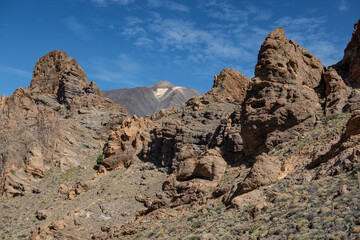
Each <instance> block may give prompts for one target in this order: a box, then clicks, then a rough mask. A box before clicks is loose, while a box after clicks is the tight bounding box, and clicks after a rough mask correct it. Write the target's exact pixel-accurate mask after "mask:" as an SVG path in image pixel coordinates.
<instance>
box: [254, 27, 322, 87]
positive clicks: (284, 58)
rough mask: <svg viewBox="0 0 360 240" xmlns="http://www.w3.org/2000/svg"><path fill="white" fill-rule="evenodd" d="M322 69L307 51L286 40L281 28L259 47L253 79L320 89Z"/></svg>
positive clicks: (316, 59)
mask: <svg viewBox="0 0 360 240" xmlns="http://www.w3.org/2000/svg"><path fill="white" fill-rule="evenodd" d="M324 70H325V67H324V66H323V65H322V63H321V61H320V60H319V59H318V58H317V57H315V56H313V55H311V54H310V53H309V51H308V50H306V49H304V48H302V47H301V46H299V45H297V44H296V43H295V42H294V40H290V41H288V40H287V37H286V35H285V30H284V28H282V27H280V28H277V29H275V30H274V31H272V32H271V33H270V34H269V36H267V38H266V39H265V42H264V43H263V44H262V45H261V48H260V51H259V55H258V63H257V64H256V67H255V77H258V78H260V79H261V80H262V81H270V82H273V83H282V84H300V85H303V86H307V87H310V88H316V87H318V86H319V84H320V81H321V77H322V74H323V73H324Z"/></svg>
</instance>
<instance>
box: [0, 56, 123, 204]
mask: <svg viewBox="0 0 360 240" xmlns="http://www.w3.org/2000/svg"><path fill="white" fill-rule="evenodd" d="M0 112H1V114H0V132H1V137H0V138H1V141H0V145H1V150H0V151H1V152H0V156H1V157H0V163H1V168H0V175H1V178H0V193H1V195H2V197H4V198H7V197H12V196H17V195H24V194H25V193H28V192H31V191H38V190H37V189H36V184H37V182H39V180H40V179H42V178H43V177H44V175H45V174H46V172H47V171H48V170H49V169H50V168H51V167H52V166H58V167H60V168H61V169H64V170H66V169H69V168H71V167H76V166H82V167H85V164H84V161H85V160H86V158H87V157H88V155H89V154H90V153H91V152H100V149H101V147H102V144H103V142H104V141H105V140H107V138H108V134H109V133H110V130H111V129H112V128H113V127H114V126H115V124H119V123H121V121H122V119H124V118H125V116H126V114H127V113H126V109H125V108H124V107H122V106H119V105H117V104H115V103H113V102H112V101H111V100H108V99H104V98H102V96H101V92H100V90H99V88H98V87H97V86H96V84H95V83H94V82H91V83H89V82H88V81H87V79H86V74H85V72H84V71H83V70H82V69H81V68H80V67H79V65H78V64H77V62H76V60H75V59H72V58H71V57H69V56H67V54H66V53H65V52H63V51H58V50H55V51H53V52H51V53H48V54H47V55H45V56H44V57H42V58H40V59H39V60H38V62H37V63H36V65H35V67H34V73H33V80H32V82H31V84H30V87H29V88H25V89H22V88H19V89H17V90H16V91H15V92H14V93H13V94H12V95H11V96H10V97H8V98H2V100H1V104H0Z"/></svg>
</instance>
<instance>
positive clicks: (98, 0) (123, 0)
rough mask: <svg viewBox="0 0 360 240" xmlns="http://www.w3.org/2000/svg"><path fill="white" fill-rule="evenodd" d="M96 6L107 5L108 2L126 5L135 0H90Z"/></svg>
mask: <svg viewBox="0 0 360 240" xmlns="http://www.w3.org/2000/svg"><path fill="white" fill-rule="evenodd" d="M90 2H91V3H93V4H94V5H95V6H97V7H107V6H108V5H110V4H113V3H114V4H120V5H128V4H130V3H133V2H135V0H90Z"/></svg>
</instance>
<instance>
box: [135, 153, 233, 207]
mask: <svg viewBox="0 0 360 240" xmlns="http://www.w3.org/2000/svg"><path fill="white" fill-rule="evenodd" d="M186 149H188V150H190V149H191V148H186ZM190 152H191V150H190ZM226 166H227V164H226V162H225V161H224V159H223V158H222V157H221V154H220V152H219V150H216V149H211V150H207V151H205V152H204V153H203V154H201V155H200V156H198V157H193V156H192V154H189V155H188V158H186V159H183V160H182V161H181V162H180V165H179V168H178V169H177V170H176V171H175V172H174V173H173V174H171V175H170V176H169V177H168V178H167V179H166V181H165V182H164V184H163V191H162V192H160V193H158V194H157V197H156V198H155V199H147V200H146V201H145V206H146V207H147V209H146V210H145V211H143V212H142V213H141V214H147V213H149V212H152V211H155V210H157V209H159V208H163V207H176V206H179V205H184V204H190V203H198V204H201V203H205V202H206V201H207V199H209V198H211V197H212V196H213V194H214V192H215V191H216V190H217V188H216V187H217V186H218V184H219V182H220V181H221V179H222V177H223V175H224V173H225V169H226Z"/></svg>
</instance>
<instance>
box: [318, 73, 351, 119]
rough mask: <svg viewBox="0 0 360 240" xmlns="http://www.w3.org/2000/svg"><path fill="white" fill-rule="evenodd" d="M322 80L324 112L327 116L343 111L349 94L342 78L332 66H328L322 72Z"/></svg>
mask: <svg viewBox="0 0 360 240" xmlns="http://www.w3.org/2000/svg"><path fill="white" fill-rule="evenodd" d="M324 80H325V84H326V92H325V94H326V106H325V114H326V115H327V116H328V115H331V114H339V113H342V112H344V107H345V105H346V103H347V98H348V96H349V94H350V91H349V89H348V87H347V86H346V84H345V82H344V80H343V79H342V78H341V77H340V76H339V74H338V73H337V72H336V70H335V69H333V68H332V67H329V68H328V69H327V70H326V72H325V73H324Z"/></svg>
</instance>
